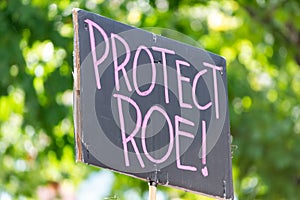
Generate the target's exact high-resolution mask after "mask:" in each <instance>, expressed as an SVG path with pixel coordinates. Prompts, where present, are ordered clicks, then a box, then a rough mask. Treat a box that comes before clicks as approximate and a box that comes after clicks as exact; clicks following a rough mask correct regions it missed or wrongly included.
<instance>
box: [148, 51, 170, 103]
mask: <svg viewBox="0 0 300 200" xmlns="http://www.w3.org/2000/svg"><path fill="white" fill-rule="evenodd" d="M152 49H153V50H154V51H160V52H161V57H162V65H163V73H164V86H165V101H166V103H169V102H170V100H169V90H168V73H167V60H166V53H168V54H175V51H172V50H169V49H165V48H160V47H154V46H153V47H152Z"/></svg>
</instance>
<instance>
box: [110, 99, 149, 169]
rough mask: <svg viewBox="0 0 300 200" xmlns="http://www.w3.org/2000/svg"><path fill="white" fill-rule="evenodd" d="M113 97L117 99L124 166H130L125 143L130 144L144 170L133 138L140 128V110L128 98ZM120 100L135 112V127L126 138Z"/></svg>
mask: <svg viewBox="0 0 300 200" xmlns="http://www.w3.org/2000/svg"><path fill="white" fill-rule="evenodd" d="M113 96H114V97H115V98H117V101H118V109H119V118H120V126H121V127H120V128H121V134H122V142H123V148H124V158H125V164H126V166H130V164H129V158H128V148H127V143H128V142H131V144H132V146H133V149H134V151H135V153H136V156H137V158H138V160H139V162H140V165H141V167H142V168H144V167H145V164H144V162H143V160H142V157H141V155H140V152H139V149H138V147H137V145H136V142H135V140H134V136H135V135H136V134H137V132H138V131H139V129H140V127H141V123H142V114H141V110H140V108H139V106H138V105H137V104H136V103H135V101H133V100H132V99H130V98H129V97H126V96H123V95H121V94H114V95H113ZM122 100H124V101H127V102H128V103H130V104H131V105H132V106H133V107H134V108H135V110H136V126H135V129H134V130H133V131H132V133H131V134H130V135H129V136H128V137H127V138H126V132H125V122H124V120H125V119H124V115H123V110H122Z"/></svg>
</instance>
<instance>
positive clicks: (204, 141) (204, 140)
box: [201, 120, 208, 177]
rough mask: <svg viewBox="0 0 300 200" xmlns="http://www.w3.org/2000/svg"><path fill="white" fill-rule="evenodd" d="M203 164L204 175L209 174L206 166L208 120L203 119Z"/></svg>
mask: <svg viewBox="0 0 300 200" xmlns="http://www.w3.org/2000/svg"><path fill="white" fill-rule="evenodd" d="M202 164H203V165H204V167H203V168H202V169H201V172H202V175H203V176H205V177H206V176H208V169H207V166H206V122H205V121H204V120H202Z"/></svg>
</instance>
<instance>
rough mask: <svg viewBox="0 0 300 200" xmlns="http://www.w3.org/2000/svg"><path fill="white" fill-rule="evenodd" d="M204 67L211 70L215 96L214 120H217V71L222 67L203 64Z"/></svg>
mask: <svg viewBox="0 0 300 200" xmlns="http://www.w3.org/2000/svg"><path fill="white" fill-rule="evenodd" d="M203 65H204V66H205V67H210V68H212V70H213V79H214V94H215V107H216V118H217V119H219V95H218V83H217V71H216V70H219V71H221V70H222V67H219V66H216V65H213V64H210V63H207V62H203Z"/></svg>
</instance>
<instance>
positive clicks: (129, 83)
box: [73, 10, 233, 199]
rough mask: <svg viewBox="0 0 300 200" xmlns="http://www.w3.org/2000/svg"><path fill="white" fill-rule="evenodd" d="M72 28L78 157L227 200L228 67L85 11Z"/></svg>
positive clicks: (191, 49) (208, 55)
mask: <svg viewBox="0 0 300 200" xmlns="http://www.w3.org/2000/svg"><path fill="white" fill-rule="evenodd" d="M73 20H74V32H75V33H74V123H75V142H76V159H77V160H79V161H82V162H84V163H88V164H92V165H95V166H98V167H102V168H107V169H111V170H113V171H117V172H120V173H123V174H127V175H130V176H134V177H137V178H140V179H143V180H146V181H154V182H156V183H157V184H159V185H168V186H172V187H176V188H181V189H184V190H188V191H193V192H196V193H201V194H205V195H209V196H213V197H217V198H226V199H233V186H232V174H231V153H230V131H229V114H228V102H227V82H226V61H225V59H224V58H222V57H220V56H218V55H215V54H212V53H210V52H207V51H205V50H202V49H198V48H195V47H192V46H189V45H186V44H183V43H179V42H177V41H174V40H171V39H168V38H164V37H162V36H158V35H155V34H153V33H149V32H146V31H144V30H141V29H137V28H134V27H131V26H128V25H125V24H122V23H119V22H116V21H113V20H110V19H107V18H105V17H102V16H100V15H96V14H93V13H90V12H87V11H83V10H74V11H73Z"/></svg>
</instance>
